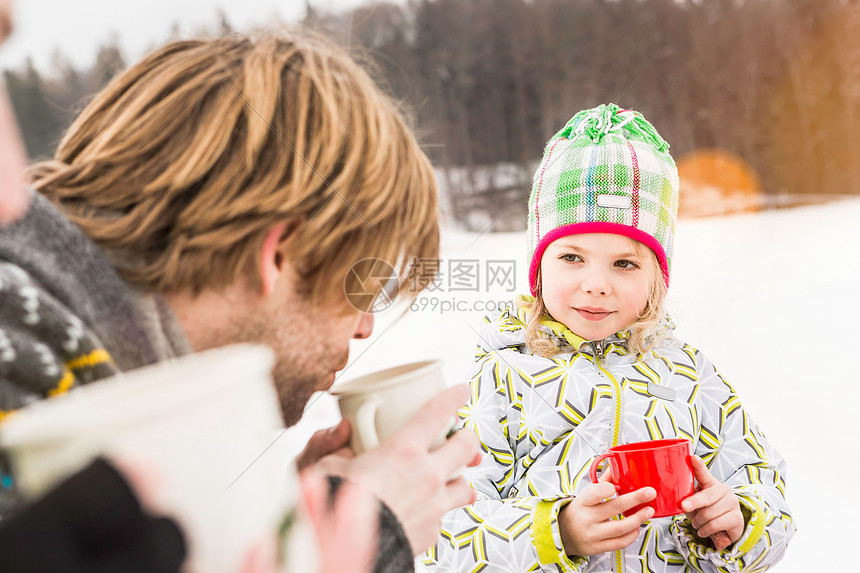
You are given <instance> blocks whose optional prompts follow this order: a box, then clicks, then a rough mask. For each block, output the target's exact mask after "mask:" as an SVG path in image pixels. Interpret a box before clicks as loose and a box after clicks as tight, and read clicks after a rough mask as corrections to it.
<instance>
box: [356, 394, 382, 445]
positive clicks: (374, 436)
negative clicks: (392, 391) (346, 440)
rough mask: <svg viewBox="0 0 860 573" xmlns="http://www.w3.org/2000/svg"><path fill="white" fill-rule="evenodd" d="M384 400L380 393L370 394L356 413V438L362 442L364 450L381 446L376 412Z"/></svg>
mask: <svg viewBox="0 0 860 573" xmlns="http://www.w3.org/2000/svg"><path fill="white" fill-rule="evenodd" d="M381 403H382V400H381V399H380V398H379V395H378V394H372V395H370V396H368V398H367V400H365V401H364V402H362V404H361V406H359V407H358V411H357V412H356V413H355V425H356V426H357V427H356V428H355V430H356V438H358V440H357V441H358V442H360V443H361V447H362V451H365V452H366V451H367V450H372V449H373V448H375V447H377V446H379V434H378V433H377V432H376V412H377V411H379V405H380V404H381Z"/></svg>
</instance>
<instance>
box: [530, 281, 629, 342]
mask: <svg viewBox="0 0 860 573" xmlns="http://www.w3.org/2000/svg"><path fill="white" fill-rule="evenodd" d="M533 302H534V297H532V296H528V295H518V296H517V297H515V298H514V305H515V306H516V312H517V319H518V322H520V323H521V324H522V326H523V329H525V325H526V324H528V319H529V307H530V306H531V304H532V303H533ZM538 329H539V331H540V332H541V333H542V334H544V335H545V336H546V337H547V338H551V339H553V341H554V342H555V343H556V344H557V345H558V346H559V347H560V348H564V347H565V346H569V347H570V348H571V349H572V350H575V351H577V352H578V351H581V350H588V351H593V352H595V353H596V354H603V353H605V352H611V351H613V350H616V351H619V352H620V353H622V354H627V339H628V338H629V337H630V332H629V331H627V330H622V331H621V332H618V333H616V334H613V335H611V336H608V337H606V338H604V339H603V340H586V339H585V338H583V337H581V336H579V335H578V334H576V333H575V332H572V331H571V330H570V329H569V328H568V327H567V326H565V325H564V324H563V323H561V322H558V321H555V320H552V318H550V317H549V316H548V315H544V317H543V318H542V319H541V321H540V325H539V326H538Z"/></svg>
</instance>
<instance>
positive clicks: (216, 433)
mask: <svg viewBox="0 0 860 573" xmlns="http://www.w3.org/2000/svg"><path fill="white" fill-rule="evenodd" d="M273 362H274V357H273V353H272V351H271V350H270V349H268V348H266V347H263V346H252V345H235V346H228V347H223V348H219V349H215V350H210V351H206V352H201V353H198V354H192V355H189V356H185V357H182V358H180V359H177V360H172V361H168V362H164V363H161V364H157V365H154V366H150V367H146V368H142V369H139V370H135V371H133V372H129V373H125V374H122V375H118V376H115V377H113V378H111V379H108V380H104V381H99V382H95V383H92V384H89V385H86V386H83V387H81V388H76V389H74V390H73V391H71V392H69V393H67V394H65V395H62V396H57V397H55V398H51V399H48V400H43V401H41V402H38V403H36V404H33V405H32V406H30V407H28V408H25V409H23V410H21V411H19V412H16V413H15V414H14V415H13V416H11V417H10V418H9V419H8V421H7V422H5V423H4V424H3V425H2V427H0V445H2V447H4V448H5V449H7V450H8V452H9V454H10V457H11V462H12V464H13V470H14V474H15V479H16V482H17V484H18V486H19V487H20V489H21V491H22V492H23V493H24V494H25V495H27V496H30V497H35V496H38V495H40V494H42V493H44V492H45V491H46V490H48V489H49V488H50V487H51V486H53V485H54V484H56V483H57V482H58V481H60V480H61V479H63V478H64V477H67V476H68V475H70V474H72V473H74V472H75V471H77V470H78V469H80V468H81V467H83V466H85V465H86V464H87V463H89V462H90V461H92V460H93V459H94V458H95V457H97V456H100V455H102V456H106V457H108V458H109V459H111V460H114V461H115V462H118V465H120V467H126V468H140V469H141V470H142V472H144V475H145V477H146V479H147V480H148V482H150V483H147V484H145V485H147V486H149V487H147V488H146V492H145V495H144V498H145V499H146V502H147V505H148V506H149V507H150V508H151V509H152V510H153V511H157V512H159V513H162V514H164V515H167V516H169V517H171V518H173V519H175V520H176V521H177V523H178V524H179V525H180V527H181V528H182V530H183V533H184V534H185V537H186V540H187V542H188V551H189V557H188V560H187V561H186V564H185V566H184V571H189V572H194V573H197V572H207V573H208V572H225V573H226V572H230V573H233V572H235V571H239V570H241V569H242V567H243V566H245V565H246V564H247V562H248V560H249V559H250V558H251V556H252V554H254V555H256V559H260V557H261V556H270V558H271V560H272V570H274V569H275V568H276V566H277V565H276V563H275V562H274V561H275V560H276V558H277V551H276V549H277V544H278V543H279V541H278V527H279V525H280V524H281V523H282V520H284V518H285V517H286V516H287V515H288V514H289V513H290V512H291V511H292V510H293V508H294V507H295V504H296V499H297V495H298V491H299V490H300V488H299V485H298V480H297V477H296V476H295V474H294V473H292V474H290V475H288V474H285V473H284V471H283V465H282V464H280V463H278V460H277V459H276V458H275V456H259V454H260V453H261V452H263V450H264V448H265V447H266V446H267V445H268V444H269V443H270V442H271V434H272V431H273V429H275V428H277V427H279V426H280V425H281V418H280V412H279V409H278V400H277V396H276V394H275V390H274V385H273V383H272V380H271V368H272V364H273ZM243 472H244V473H243ZM264 559H265V557H264Z"/></svg>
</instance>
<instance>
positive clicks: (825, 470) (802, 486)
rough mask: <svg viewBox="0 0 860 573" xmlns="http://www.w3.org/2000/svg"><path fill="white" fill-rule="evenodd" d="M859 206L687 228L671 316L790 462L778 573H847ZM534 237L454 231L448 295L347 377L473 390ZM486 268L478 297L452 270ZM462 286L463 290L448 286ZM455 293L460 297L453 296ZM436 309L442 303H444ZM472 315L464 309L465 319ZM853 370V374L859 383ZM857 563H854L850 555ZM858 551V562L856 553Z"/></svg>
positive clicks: (858, 452) (330, 418)
mask: <svg viewBox="0 0 860 573" xmlns="http://www.w3.org/2000/svg"><path fill="white" fill-rule="evenodd" d="M858 221H860V200H858V199H851V200H844V201H841V202H835V203H830V204H826V205H818V206H811V207H801V208H796V209H790V210H783V211H771V212H764V213H753V214H743V215H733V216H725V217H716V218H710V219H688V220H682V221H680V222H679V224H678V229H677V242H676V244H677V247H676V252H675V259H674V263H673V267H674V269H673V278H672V285H671V289H670V301H669V307H670V310H671V315H672V317H673V319H674V320H675V322H676V323H677V325H678V330H677V334H678V336H679V337H680V338H681V339H683V340H686V341H688V342H690V343H691V344H693V345H694V346H696V347H698V348H699V349H701V350H702V351H703V352H705V353H706V354H707V355H708V356H709V358H711V360H713V361H714V363H715V364H717V366H718V368H719V369H720V370H721V372H722V374H723V375H724V376H725V377H726V379H727V380H729V381H730V382H731V383H732V385H733V386H734V388H735V390H736V391H737V392H738V394H739V395H740V397H741V399H742V402H743V403H744V406H745V407H746V409H747V410H748V411H749V412H750V413H751V415H752V416H753V418H754V419H755V420H756V421H757V422H758V424H759V426H760V427H761V428H762V429H763V430H764V432H765V434H766V435H767V437H768V438H769V440H770V441H771V443H772V444H773V445H774V446H775V447H776V448H777V449H778V450H779V451H780V452H781V453H782V454H783V455H784V456H785V458H786V459H787V461H788V468H789V472H788V489H787V491H788V500H789V504H790V506H791V508H792V510H793V513H794V515H795V518H796V521H797V523H798V526H799V530H798V534H797V536H796V537H795V539H794V541H793V542H792V545H791V546H790V548H789V551H788V554H787V556H786V557H785V559H784V560H783V562H782V563H781V564H780V565H778V566H777V567H776V568H774V569H773V571H776V572H777V573H795V572H797V573H800V572H804V573H805V572H807V571H810V570H819V571H825V570H830V569H834V570H835V569H844V568H845V564H846V563H850V562H852V561H851V560H853V558H852V557H850V555H851V554H852V553H853V542H854V536H853V534H852V533H851V532H852V531H853V526H851V523H852V522H853V520H854V519H855V518H856V516H857V515H860V497H858V495H857V492H855V491H854V489H853V486H852V485H851V484H852V483H857V482H858V478H860V445H858V440H860V433H858V432H857V429H856V428H857V426H856V425H855V424H854V422H855V420H856V419H857V418H860V404H858V402H860V390H858V386H860V368H858V370H854V369H853V368H852V367H851V366H850V364H852V363H854V364H855V368H856V364H857V362H858V358H857V357H858V354H857V349H858V348H860V331H858V328H857V322H858V318H860V232H858V230H857V229H858ZM525 248H526V247H525V237H524V234H523V233H504V234H492V233H486V234H483V235H478V234H477V233H463V232H455V231H443V251H442V257H443V259H442V261H441V269H442V271H443V274H442V280H441V281H440V282H441V284H440V287H441V288H440V290H438V291H435V292H429V293H426V294H423V295H422V297H420V298H419V299H418V301H416V308H418V310H417V311H415V312H410V313H408V314H406V315H405V316H403V317H402V318H400V319H399V320H396V319H397V318H398V317H399V316H400V315H401V314H402V307H401V308H399V309H394V310H387V311H384V312H381V313H379V314H378V315H377V322H376V328H375V331H374V335H373V337H371V338H370V339H369V340H365V341H354V343H353V344H354V345H353V347H352V358H351V362H350V364H349V365H348V366H347V368H346V369H345V370H344V371H343V373H342V376H343V379H344V380H345V379H348V378H351V377H354V376H356V375H358V374H362V373H366V372H369V371H373V370H376V369H379V368H382V367H386V366H390V365H394V364H398V363H402V362H406V361H412V360H419V359H424V358H442V359H444V361H445V375H446V379H447V381H448V383H449V384H454V383H458V382H462V381H463V380H464V373H465V372H466V370H467V369H468V368H469V365H470V364H471V361H472V355H473V352H474V348H475V342H476V339H477V337H476V335H475V330H474V329H476V328H477V327H478V325H479V324H480V320H481V317H482V316H483V315H484V314H486V312H485V311H484V310H483V309H484V308H489V309H490V310H492V308H493V307H494V306H497V305H496V302H497V301H504V300H506V299H509V298H510V297H511V295H512V293H511V292H508V289H509V288H510V286H511V285H510V284H509V283H508V284H507V285H504V284H503V285H499V284H496V285H493V286H492V287H491V288H490V289H486V288H485V287H486V284H487V282H488V279H489V278H491V277H490V276H489V275H488V273H487V262H488V261H501V262H499V263H491V266H494V268H496V269H498V268H501V269H502V272H501V273H500V274H497V275H494V278H496V279H500V278H501V277H502V275H503V270H504V269H505V268H509V267H510V266H511V265H510V263H507V262H506V261H516V263H515V271H516V273H515V278H516V283H515V285H513V286H514V287H515V289H516V291H517V292H526V291H527V281H526V263H525V254H526V253H525ZM451 264H453V265H454V267H460V268H468V267H469V266H470V265H475V264H477V265H478V274H477V276H478V280H479V282H480V284H479V285H478V292H474V290H472V286H473V285H471V284H470V285H468V287H469V290H465V291H464V290H453V288H457V287H460V288H464V287H465V286H466V282H468V281H465V280H463V277H462V275H449V274H447V273H448V271H449V270H450V268H449V265H451ZM449 279H453V282H452V284H450V285H449ZM452 287H453V288H452ZM434 299H435V301H434ZM455 307H456V308H459V310H458V311H456V312H455V311H453V310H452V308H455ZM852 372H853V374H852ZM338 418H339V415H338V414H337V408H336V406H335V405H334V403H333V401H332V400H331V398H330V397H328V396H326V395H324V396H320V397H318V399H315V400H314V401H313V402H312V404H311V406H310V407H309V408H308V410H307V413H306V415H305V418H304V419H303V421H302V422H301V423H300V424H299V425H298V426H297V427H295V428H294V429H292V430H291V431H290V432H289V433H288V434H287V435H286V436H285V437H283V438H282V439H280V440H278V443H277V444H276V446H275V447H274V448H272V450H271V451H270V452H269V455H289V453H290V452H293V451H295V445H294V444H297V443H298V444H300V443H303V441H304V440H303V439H302V438H304V437H306V436H307V435H309V434H310V433H311V432H312V431H313V430H314V429H318V428H321V427H326V426H329V425H332V424H334V423H336V421H337V420H338ZM849 552H850V553H849ZM846 553H848V555H846Z"/></svg>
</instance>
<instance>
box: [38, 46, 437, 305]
mask: <svg viewBox="0 0 860 573" xmlns="http://www.w3.org/2000/svg"><path fill="white" fill-rule="evenodd" d="M31 178H32V182H33V185H34V187H35V188H36V189H37V190H38V191H40V192H41V193H42V194H43V195H45V196H47V197H48V198H50V199H51V200H53V201H54V202H55V203H56V204H58V205H59V207H60V208H61V209H62V210H63V211H64V213H65V214H66V215H67V216H68V218H69V219H71V220H72V221H73V222H74V223H75V224H76V225H77V226H78V227H80V228H81V229H82V230H83V231H84V233H86V234H87V235H88V236H89V237H90V238H91V239H92V240H93V241H94V242H96V243H97V244H98V245H100V246H101V247H102V248H104V249H105V250H106V251H107V252H108V253H109V254H111V255H112V257H111V258H112V260H113V262H114V264H115V265H116V266H117V269H118V271H119V272H120V273H121V274H122V275H123V277H124V278H125V279H126V280H128V281H129V282H131V283H134V284H136V285H139V286H141V287H143V288H145V289H149V290H155V291H158V292H172V291H185V290H187V291H190V292H192V293H194V294H199V293H200V292H201V291H203V290H205V289H210V288H214V289H217V288H219V287H223V286H226V285H229V284H231V283H232V282H233V281H235V280H236V279H238V278H245V279H247V280H249V281H251V283H252V284H256V285H257V286H258V287H259V285H260V281H259V274H258V272H257V270H258V268H259V265H260V253H261V247H262V243H263V239H264V237H265V236H266V233H267V232H268V231H269V230H270V229H272V228H273V227H274V226H275V225H277V224H281V223H285V222H286V223H288V227H287V228H288V229H289V231H290V233H291V239H292V240H291V242H290V248H291V251H290V252H289V255H288V256H289V257H290V261H291V263H292V264H293V265H294V267H295V268H296V270H297V272H298V273H299V275H300V277H301V279H303V281H302V283H301V286H302V292H303V293H304V294H307V295H309V296H310V297H311V300H312V301H313V302H317V303H321V302H329V301H332V300H335V299H338V300H344V298H343V292H344V289H345V288H346V289H349V288H355V287H360V286H361V285H352V286H350V285H349V284H346V285H345V282H344V280H345V279H344V277H349V276H351V275H353V274H355V273H349V272H348V271H349V270H350V268H351V267H352V266H353V265H354V264H355V263H357V262H358V261H360V260H362V259H366V258H377V259H381V260H383V261H387V262H389V263H390V264H391V266H392V267H394V268H396V269H398V273H399V274H400V275H401V277H405V276H406V275H407V273H408V271H409V269H408V263H409V261H411V260H413V259H428V258H429V259H433V258H435V257H437V256H438V252H439V229H438V223H437V189H436V180H435V177H434V173H433V169H432V167H431V165H430V162H429V160H428V159H427V157H426V155H425V154H424V153H423V152H422V151H421V149H420V147H419V145H418V143H417V141H416V140H415V138H414V136H413V135H412V132H411V131H410V130H409V128H408V127H407V125H406V122H405V120H404V116H403V114H402V112H401V111H400V109H399V108H398V105H397V104H396V103H395V102H394V101H393V100H392V99H391V98H389V97H387V96H386V95H385V94H383V93H382V92H381V91H380V89H379V88H378V87H377V86H376V84H375V83H374V82H373V80H372V79H371V78H370V76H369V75H368V74H367V73H366V72H365V71H364V70H363V69H362V68H360V67H359V66H358V65H357V64H356V63H355V62H354V61H353V59H352V58H351V57H350V56H349V55H348V54H347V53H346V52H345V51H344V50H343V49H341V48H339V47H337V46H335V45H334V44H333V43H331V42H330V41H329V40H326V39H324V38H322V37H320V36H317V35H314V34H310V33H308V32H301V33H289V32H262V33H258V34H257V35H256V36H254V37H249V36H246V35H239V34H235V35H230V36H227V37H222V38H216V39H195V40H185V41H174V42H171V43H169V44H167V45H165V46H163V47H162V48H160V49H157V50H156V51H154V52H152V53H151V54H149V55H147V56H146V57H144V59H143V60H141V61H140V62H138V63H137V64H135V65H133V66H132V67H131V68H129V69H128V70H126V71H125V72H124V73H122V74H120V75H119V76H117V77H116V78H114V80H113V81H112V82H111V83H110V84H109V85H108V86H107V87H105V88H104V89H103V90H102V91H101V92H100V93H99V94H98V95H96V96H95V98H94V99H93V101H92V102H91V103H90V104H89V105H87V106H86V108H85V109H84V110H83V112H82V113H81V114H80V115H79V116H78V118H77V119H76V120H75V122H74V123H73V124H72V126H71V128H70V129H69V131H68V132H67V133H66V135H65V137H64V138H63V140H62V141H61V142H60V145H59V147H58V149H57V152H56V155H55V157H54V159H53V160H50V161H44V162H42V163H39V164H36V165H35V166H34V167H33V168H32V170H31ZM425 274H426V276H424V275H420V276H411V277H410V279H411V281H410V282H409V285H410V286H411V287H412V289H411V290H412V291H416V292H417V291H418V290H421V289H422V288H423V287H424V286H426V285H427V284H429V282H430V281H431V280H432V273H429V272H428V273H425ZM349 280H350V279H349V278H347V283H349ZM355 280H357V279H353V282H355ZM347 292H349V291H347ZM335 295H339V296H335ZM333 296H334V298H333Z"/></svg>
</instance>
